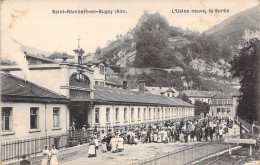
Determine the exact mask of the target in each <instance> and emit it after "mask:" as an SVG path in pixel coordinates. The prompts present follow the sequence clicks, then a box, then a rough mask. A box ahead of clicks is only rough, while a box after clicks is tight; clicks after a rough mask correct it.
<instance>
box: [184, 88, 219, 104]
mask: <svg viewBox="0 0 260 165" xmlns="http://www.w3.org/2000/svg"><path fill="white" fill-rule="evenodd" d="M183 93H184V94H185V95H186V96H188V97H189V99H190V100H191V103H192V104H195V102H196V101H201V102H205V103H208V104H211V99H212V97H213V96H214V95H215V94H216V93H219V91H198V90H187V91H183Z"/></svg>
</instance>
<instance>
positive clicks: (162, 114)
mask: <svg viewBox="0 0 260 165" xmlns="http://www.w3.org/2000/svg"><path fill="white" fill-rule="evenodd" d="M162 119H163V108H162Z"/></svg>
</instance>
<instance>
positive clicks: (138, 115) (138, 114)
mask: <svg viewBox="0 0 260 165" xmlns="http://www.w3.org/2000/svg"><path fill="white" fill-rule="evenodd" d="M137 117H138V120H140V108H138V113H137Z"/></svg>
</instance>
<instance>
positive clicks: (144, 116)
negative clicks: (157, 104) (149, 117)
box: [143, 108, 146, 120]
mask: <svg viewBox="0 0 260 165" xmlns="http://www.w3.org/2000/svg"><path fill="white" fill-rule="evenodd" d="M143 118H144V120H146V108H144V114H143Z"/></svg>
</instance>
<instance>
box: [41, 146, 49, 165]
mask: <svg viewBox="0 0 260 165" xmlns="http://www.w3.org/2000/svg"><path fill="white" fill-rule="evenodd" d="M42 155H43V159H42V165H48V164H49V157H50V151H49V149H48V145H44V150H43V151H42Z"/></svg>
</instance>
